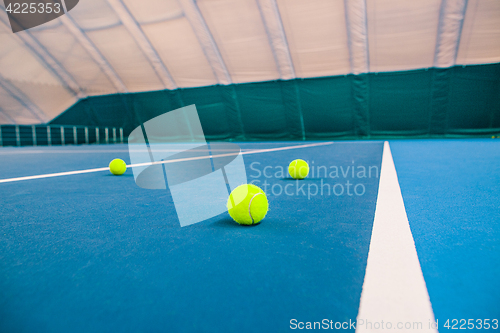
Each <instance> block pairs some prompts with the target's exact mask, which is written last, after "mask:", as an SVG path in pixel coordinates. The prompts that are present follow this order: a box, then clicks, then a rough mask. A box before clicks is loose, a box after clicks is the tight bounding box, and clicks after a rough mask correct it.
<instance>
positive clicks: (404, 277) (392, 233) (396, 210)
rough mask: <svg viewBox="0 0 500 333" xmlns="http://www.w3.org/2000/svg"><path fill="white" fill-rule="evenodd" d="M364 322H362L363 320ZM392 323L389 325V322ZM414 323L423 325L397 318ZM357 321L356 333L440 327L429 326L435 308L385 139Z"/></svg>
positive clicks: (423, 330) (422, 330) (412, 330)
mask: <svg viewBox="0 0 500 333" xmlns="http://www.w3.org/2000/svg"><path fill="white" fill-rule="evenodd" d="M382 320H383V321H384V325H385V326H384V329H382V327H381V321H382ZM361 322H363V323H364V324H363V325H360V323H361ZM368 322H370V323H371V327H370V325H368ZM388 322H390V323H391V326H392V328H390V329H389V328H387V327H386V326H387V323H388ZM415 322H421V323H422V329H417V328H415V327H413V326H412V328H409V329H408V328H403V329H399V328H397V327H396V325H397V323H402V325H403V326H404V325H406V323H412V325H413V323H415ZM356 323H357V325H356V332H358V333H362V332H363V333H364V332H378V333H379V332H395V331H397V332H433V333H435V332H437V330H436V329H435V328H432V327H430V326H429V325H430V323H434V313H433V311H432V306H431V302H430V299H429V294H428V292H427V287H426V285H425V281H424V277H423V274H422V270H421V267H420V262H419V260H418V256H417V251H416V249H415V243H414V240H413V236H412V234H411V230H410V225H409V223H408V218H407V216H406V210H405V206H404V202H403V197H402V195H401V189H400V187H399V182H398V176H397V173H396V168H395V166H394V161H393V159H392V154H391V150H390V147H389V143H388V142H387V141H386V142H385V143H384V153H383V156H382V167H381V172H380V184H379V190H378V198H377V206H376V210H375V219H374V222H373V230H372V236H371V241H370V250H369V253H368V262H367V266H366V274H365V280H364V283H363V291H362V293H361V301H360V305H359V312H358V317H357V320H356ZM376 323H378V324H376ZM377 325H378V328H375V326H377Z"/></svg>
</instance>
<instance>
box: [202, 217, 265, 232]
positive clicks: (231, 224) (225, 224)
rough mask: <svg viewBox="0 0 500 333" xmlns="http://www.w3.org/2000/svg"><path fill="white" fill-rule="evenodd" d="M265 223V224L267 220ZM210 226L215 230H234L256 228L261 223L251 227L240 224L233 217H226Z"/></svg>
mask: <svg viewBox="0 0 500 333" xmlns="http://www.w3.org/2000/svg"><path fill="white" fill-rule="evenodd" d="M263 222H265V220H264V221H263ZM210 225H211V226H213V227H215V228H228V229H234V228H255V227H257V226H258V225H260V223H257V224H251V225H244V224H238V223H237V222H235V221H234V220H233V219H232V218H231V217H229V216H224V217H222V218H221V219H220V220H217V221H215V222H213V223H211V224H210Z"/></svg>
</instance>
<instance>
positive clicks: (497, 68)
mask: <svg viewBox="0 0 500 333" xmlns="http://www.w3.org/2000/svg"><path fill="white" fill-rule="evenodd" d="M191 104H196V107H197V109H198V113H199V116H200V119H201V123H202V126H203V130H204V132H205V135H206V137H207V138H208V139H209V140H315V139H329V138H346V139H351V138H389V137H450V136H451V137H456V136H477V135H480V136H484V135H494V134H498V133H500V64H493V65H481V66H467V67H462V66H456V67H453V68H448V69H436V68H431V69H428V70H415V71H406V72H393V73H370V74H362V75H346V76H335V77H324V78H311V79H295V80H290V81H271V82H259V83H248V84H235V85H230V86H209V87H202V88H189V89H178V90H175V91H166V90H165V91H155V92H146V93H130V94H117V95H107V96H97V97H90V98H86V99H83V100H81V101H79V102H78V103H77V104H75V105H74V106H72V107H71V108H70V109H68V110H67V111H66V112H64V113H63V114H61V115H60V116H59V117H57V118H56V119H54V120H53V121H52V122H51V124H58V125H85V126H108V127H123V128H124V129H125V134H128V133H129V132H130V131H131V130H133V129H134V128H135V127H136V126H138V125H139V124H140V122H145V121H147V120H149V119H151V118H154V117H155V116H158V115H160V114H163V113H165V112H167V111H170V110H174V109H177V108H179V107H182V106H186V105H191Z"/></svg>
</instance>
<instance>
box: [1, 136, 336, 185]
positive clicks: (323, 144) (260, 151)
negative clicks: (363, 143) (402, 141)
mask: <svg viewBox="0 0 500 333" xmlns="http://www.w3.org/2000/svg"><path fill="white" fill-rule="evenodd" d="M331 144H333V142H332V141H329V142H320V143H312V144H307V145H298V146H288V147H278V148H269V149H255V150H247V151H242V152H241V155H250V154H261V153H270V152H274V151H282V150H291V149H300V148H310V147H319V146H327V145H331ZM238 154H240V153H228V154H220V155H217V156H199V157H190V158H180V159H176V160H167V161H160V162H149V163H139V164H130V165H127V167H129V168H134V167H141V166H150V165H157V164H169V163H176V162H186V161H194V160H202V159H207V158H211V157H217V158H218V157H227V156H234V155H238ZM101 171H109V168H108V167H105V168H96V169H87V170H76V171H67V172H57V173H48V174H45V175H36V176H26V177H17V178H7V179H0V184H1V183H12V182H19V181H23V180H33V179H43V178H52V177H61V176H70V175H81V174H85V173H93V172H101Z"/></svg>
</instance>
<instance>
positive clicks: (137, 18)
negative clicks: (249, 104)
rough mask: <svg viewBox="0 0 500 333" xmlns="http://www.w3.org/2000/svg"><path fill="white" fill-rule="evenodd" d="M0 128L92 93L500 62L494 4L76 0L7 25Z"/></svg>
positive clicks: (2, 34) (1, 22)
mask: <svg viewBox="0 0 500 333" xmlns="http://www.w3.org/2000/svg"><path fill="white" fill-rule="evenodd" d="M0 7H1V10H0V45H1V47H0V124H36V123H46V122H49V121H51V120H52V119H54V118H55V117H57V116H58V115H60V114H61V113H62V112H64V111H65V110H67V109H68V108H69V107H71V106H72V105H73V104H75V103H76V102H77V101H78V100H80V99H83V98H86V97H88V96H96V95H107V94H114V93H127V92H145V91H156V90H164V89H169V90H173V89H176V88H188V87H204V86H211V85H229V84H233V83H247V82H262V81H272V80H278V79H282V80H290V79H294V78H317V77H325V76H337V75H346V74H360V73H378V72H392V71H408V70H413V69H423V68H431V67H437V68H447V67H452V66H455V65H475V64H490V63H498V62H500V2H499V1H498V0H469V1H467V0H455V1H450V0H419V1H410V0H407V1H397V0H352V1H351V0H345V1H342V0H334V1H332V0H307V1H304V0H197V1H195V0H141V1H134V0H80V2H79V4H78V5H77V6H76V7H75V8H74V9H73V10H71V12H69V13H68V14H67V15H64V16H61V17H60V18H57V19H55V20H53V21H51V22H48V23H46V24H43V25H41V26H38V27H35V28H32V29H29V30H26V31H22V32H18V33H15V34H14V33H12V31H10V24H9V20H8V17H7V13H6V12H5V7H4V6H3V4H1V3H0Z"/></svg>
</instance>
